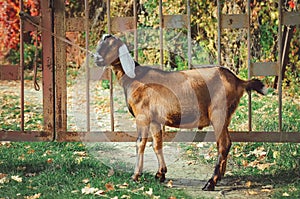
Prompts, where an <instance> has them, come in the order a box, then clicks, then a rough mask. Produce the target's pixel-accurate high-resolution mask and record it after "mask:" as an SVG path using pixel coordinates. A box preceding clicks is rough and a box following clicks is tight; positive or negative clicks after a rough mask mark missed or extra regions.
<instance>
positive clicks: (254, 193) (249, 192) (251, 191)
mask: <svg viewBox="0 0 300 199" xmlns="http://www.w3.org/2000/svg"><path fill="white" fill-rule="evenodd" d="M248 194H249V195H257V194H258V193H257V191H253V190H249V191H248Z"/></svg>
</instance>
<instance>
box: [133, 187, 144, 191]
mask: <svg viewBox="0 0 300 199" xmlns="http://www.w3.org/2000/svg"><path fill="white" fill-rule="evenodd" d="M144 189H145V187H140V188H138V189H134V190H132V192H138V191H144Z"/></svg>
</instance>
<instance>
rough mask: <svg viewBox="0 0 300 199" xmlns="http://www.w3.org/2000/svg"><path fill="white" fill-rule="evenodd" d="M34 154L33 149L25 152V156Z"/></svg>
mask: <svg viewBox="0 0 300 199" xmlns="http://www.w3.org/2000/svg"><path fill="white" fill-rule="evenodd" d="M34 152H35V150H34V149H29V150H28V151H27V154H33V153H34Z"/></svg>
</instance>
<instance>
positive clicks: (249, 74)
mask: <svg viewBox="0 0 300 199" xmlns="http://www.w3.org/2000/svg"><path fill="white" fill-rule="evenodd" d="M250 9H251V7H250V0H248V2H247V12H248V25H247V50H248V61H247V67H248V79H251V44H250V42H251V30H250V27H251V25H250V24H251V10H250ZM248 130H249V132H251V131H252V98H251V91H249V92H248Z"/></svg>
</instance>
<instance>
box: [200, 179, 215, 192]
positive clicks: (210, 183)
mask: <svg viewBox="0 0 300 199" xmlns="http://www.w3.org/2000/svg"><path fill="white" fill-rule="evenodd" d="M202 190H203V191H214V190H215V182H214V181H213V179H209V180H208V181H207V183H206V184H205V185H204V187H203V188H202Z"/></svg>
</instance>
